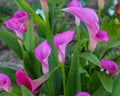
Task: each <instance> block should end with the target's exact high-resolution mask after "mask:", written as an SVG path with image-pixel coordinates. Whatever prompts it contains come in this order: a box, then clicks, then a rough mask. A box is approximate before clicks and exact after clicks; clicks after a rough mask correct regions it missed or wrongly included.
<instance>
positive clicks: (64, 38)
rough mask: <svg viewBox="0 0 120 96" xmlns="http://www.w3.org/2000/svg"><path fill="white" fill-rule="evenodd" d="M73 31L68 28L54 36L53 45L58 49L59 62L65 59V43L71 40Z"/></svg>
mask: <svg viewBox="0 0 120 96" xmlns="http://www.w3.org/2000/svg"><path fill="white" fill-rule="evenodd" d="M74 34H75V32H74V31H71V30H68V31H66V32H63V33H59V34H57V35H55V37H54V45H55V47H56V48H57V50H58V59H59V61H60V63H62V62H64V61H65V50H66V46H67V44H68V43H69V42H70V41H72V39H73V37H74Z"/></svg>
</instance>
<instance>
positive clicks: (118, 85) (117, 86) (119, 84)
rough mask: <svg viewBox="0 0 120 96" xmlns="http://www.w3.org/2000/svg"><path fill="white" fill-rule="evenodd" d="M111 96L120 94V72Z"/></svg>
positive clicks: (114, 82)
mask: <svg viewBox="0 0 120 96" xmlns="http://www.w3.org/2000/svg"><path fill="white" fill-rule="evenodd" d="M111 96H120V73H119V74H118V75H117V76H116V77H115V79H114V81H113V88H112V94H111Z"/></svg>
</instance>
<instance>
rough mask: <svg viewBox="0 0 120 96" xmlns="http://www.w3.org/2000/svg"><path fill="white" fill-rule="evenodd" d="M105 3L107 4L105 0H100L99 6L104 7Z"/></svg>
mask: <svg viewBox="0 0 120 96" xmlns="http://www.w3.org/2000/svg"><path fill="white" fill-rule="evenodd" d="M104 5H105V0H98V7H99V8H100V9H103V8H104Z"/></svg>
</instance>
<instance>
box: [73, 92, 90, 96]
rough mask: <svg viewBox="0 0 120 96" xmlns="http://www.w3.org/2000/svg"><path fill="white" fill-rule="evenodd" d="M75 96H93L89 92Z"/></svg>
mask: <svg viewBox="0 0 120 96" xmlns="http://www.w3.org/2000/svg"><path fill="white" fill-rule="evenodd" d="M75 96H91V95H90V94H89V93H88V92H78V93H77V94H76V95H75Z"/></svg>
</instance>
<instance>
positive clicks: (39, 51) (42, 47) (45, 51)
mask: <svg viewBox="0 0 120 96" xmlns="http://www.w3.org/2000/svg"><path fill="white" fill-rule="evenodd" d="M50 53H51V47H50V45H49V44H48V42H47V40H45V41H43V42H42V43H40V44H39V45H38V47H37V48H35V50H34V54H35V56H36V58H37V59H38V60H39V61H40V62H41V64H42V70H43V73H44V74H46V73H48V72H49V65H48V56H49V55H50Z"/></svg>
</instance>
